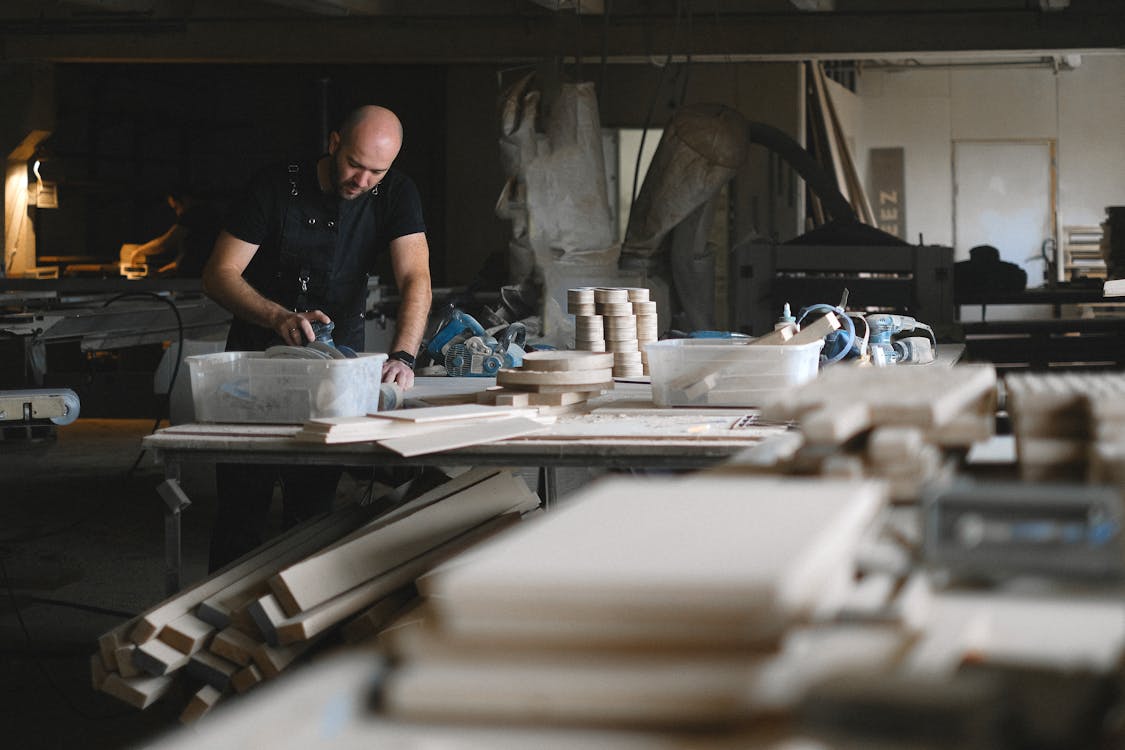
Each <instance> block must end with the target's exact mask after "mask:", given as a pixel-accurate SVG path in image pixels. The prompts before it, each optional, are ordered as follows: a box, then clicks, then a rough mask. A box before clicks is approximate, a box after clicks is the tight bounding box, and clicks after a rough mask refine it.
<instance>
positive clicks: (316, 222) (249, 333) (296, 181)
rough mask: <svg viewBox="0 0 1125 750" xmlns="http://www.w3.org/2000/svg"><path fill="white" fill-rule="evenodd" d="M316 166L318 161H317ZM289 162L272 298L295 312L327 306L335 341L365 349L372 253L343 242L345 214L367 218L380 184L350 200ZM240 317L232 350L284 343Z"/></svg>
mask: <svg viewBox="0 0 1125 750" xmlns="http://www.w3.org/2000/svg"><path fill="white" fill-rule="evenodd" d="M314 167H315V165H314ZM298 170H299V168H297V165H295V164H291V165H290V166H289V175H290V179H289V186H288V195H287V196H286V197H285V198H283V199H282V207H283V210H282V217H281V229H280V237H279V240H278V244H279V245H280V251H279V253H278V261H277V270H276V271H275V272H274V273H273V274H272V278H271V279H270V283H269V284H268V285H267V287H268V288H266V289H261V290H260V291H262V293H263V294H264V295H265V296H266V297H268V298H269V299H271V300H273V301H275V302H277V303H278V304H280V305H282V306H283V307H285V308H287V309H290V310H294V311H296V312H307V311H309V310H322V311H323V312H325V313H326V314H327V315H328V317H330V318H331V319H332V322H333V323H334V324H335V329H334V330H333V331H332V339H333V341H334V342H335V343H336V344H341V345H344V346H348V347H351V348H352V349H354V350H355V351H362V350H363V344H364V335H363V334H364V331H363V328H364V317H363V311H364V307H365V304H366V301H367V278H368V273H367V270H368V267H369V266H370V258H369V257H368V255H369V254H368V253H367V252H366V250H367V248H364V247H360V246H358V245H357V243H355V242H347V241H341V236H340V224H341V218H343V219H344V221H345V222H347V221H360V220H362V216H361V212H365V211H373V210H374V206H373V205H372V203H373V201H374V200H375V199H376V195H377V194H378V189H377V188H376V189H375V190H373V191H371V192H368V193H365V194H364V195H362V196H360V197H358V198H355V199H353V200H350V201H346V200H340V199H337V198H335V196H326V195H324V194H323V193H322V192H321V191H320V190H319V185H318V184H317V182H316V180H315V168H314V169H311V170H309V171H310V172H312V173H313V174H312V180H311V181H310V180H309V179H304V175H300V174H299V171H298ZM240 323H241V321H237V320H236V321H235V323H234V324H232V325H231V333H230V337H228V339H227V349H228V350H232V351H233V350H244V351H252V350H262V349H266V348H268V347H269V346H272V345H274V344H278V343H282V342H281V341H280V339H279V338H278V337H277V336H276V334H275V333H274V332H273V331H271V330H268V329H264V328H261V327H259V326H252V325H249V324H246V323H242V324H241V325H240Z"/></svg>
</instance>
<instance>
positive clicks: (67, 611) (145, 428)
mask: <svg viewBox="0 0 1125 750" xmlns="http://www.w3.org/2000/svg"><path fill="white" fill-rule="evenodd" d="M151 428H152V420H110V419H92V420H86V419H79V420H78V421H76V422H74V423H73V424H70V425H66V426H63V427H60V428H58V434H57V440H56V441H55V442H54V444H48V445H46V446H40V447H33V446H26V445H23V444H21V443H19V442H11V441H8V442H2V443H0V587H2V588H0V636H2V639H3V640H2V643H3V646H2V648H0V665H2V666H0V702H2V705H3V710H2V711H0V737H3V738H4V739H3V745H4V746H5V747H12V748H16V747H18V748H64V747H83V748H91V749H92V748H117V747H130V746H133V745H136V744H137V743H139V742H142V741H143V740H144V739H145V738H150V737H153V736H155V735H156V734H157V733H159V732H161V731H162V730H163V729H164V728H166V727H168V726H172V725H174V724H175V722H176V716H177V713H178V707H177V706H174V705H172V704H171V703H158V704H156V705H155V706H153V707H151V708H150V709H149V710H148V711H145V712H139V711H136V710H134V709H132V708H130V707H128V706H126V705H125V704H123V703H120V702H118V701H117V700H115V699H113V698H110V697H108V696H105V695H102V694H101V693H96V692H94V690H93V688H92V687H91V684H90V655H91V654H93V653H94V652H95V650H96V641H97V638H98V636H99V635H101V634H102V633H104V632H105V631H107V630H109V629H110V628H112V627H114V626H115V625H117V624H119V623H120V622H121V621H122V619H123V618H125V617H126V616H128V615H129V614H132V613H136V612H139V611H141V610H143V609H145V608H146V607H148V606H151V605H152V604H154V603H155V602H157V601H159V600H160V599H162V598H163V593H164V591H163V587H164V582H163V574H164V573H163V544H164V542H163V533H164V523H163V516H162V512H161V502H160V500H159V498H158V496H157V495H156V490H155V487H156V485H157V484H158V483H159V482H160V481H161V480H162V479H163V472H162V470H161V468H160V467H159V466H158V465H156V464H155V463H154V462H153V459H152V457H151V456H148V455H146V456H144V457H142V459H141V461H140V463H139V464H138V465H137V468H136V470H134V471H132V472H131V473H130V467H132V466H133V464H134V462H135V461H136V460H137V457H138V454H139V453H140V441H141V438H142V437H143V436H144V435H146V434H147V433H148V432H149V430H150V429H151ZM198 474H199V476H186V477H185V485H186V486H187V487H188V491H189V493H190V496H191V497H192V498H193V500H194V501H195V504H194V505H193V506H192V507H191V508H189V509H188V510H187V511H185V513H184V528H183V539H184V559H185V576H186V577H187V578H195V577H197V576H199V575H201V574H202V573H204V572H205V568H206V548H207V539H208V535H209V533H210V523H211V516H212V512H213V508H214V487H213V480H210V481H208V480H207V479H206V478H204V476H203V475H204V473H203V472H198Z"/></svg>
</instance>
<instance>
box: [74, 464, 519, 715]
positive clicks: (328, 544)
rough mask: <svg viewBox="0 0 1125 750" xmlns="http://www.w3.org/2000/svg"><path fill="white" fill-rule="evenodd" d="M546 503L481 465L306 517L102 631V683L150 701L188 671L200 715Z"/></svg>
mask: <svg viewBox="0 0 1125 750" xmlns="http://www.w3.org/2000/svg"><path fill="white" fill-rule="evenodd" d="M538 502H539V501H538V498H537V497H536V496H535V495H533V494H532V493H531V492H529V491H528V489H527V485H526V484H525V483H524V481H523V480H522V479H519V478H518V477H514V476H513V475H512V474H510V473H509V472H507V471H504V470H500V469H474V470H471V471H468V472H466V473H464V474H462V475H460V476H458V477H457V478H455V479H453V480H451V481H449V482H447V483H445V484H443V485H441V486H439V487H437V488H435V489H433V490H431V491H429V492H427V493H425V494H423V495H421V496H419V497H418V498H416V499H414V500H411V501H409V502H407V503H405V504H404V505H402V506H400V507H399V508H396V509H395V510H393V511H391V512H390V513H387V514H385V515H382V516H380V517H377V518H371V515H372V514H371V512H370V511H368V510H366V509H364V508H361V507H354V508H350V509H347V510H345V511H342V512H340V513H336V514H333V515H332V516H328V517H325V518H322V519H319V520H317V521H315V522H312V523H309V524H306V525H304V526H302V527H299V528H297V529H294V530H293V531H291V532H289V533H287V534H285V535H283V536H281V537H279V538H278V539H276V540H275V541H273V542H271V543H270V544H268V545H267V546H264V547H262V548H260V549H258V550H256V551H255V552H253V553H251V554H250V555H248V556H246V557H244V558H242V559H241V560H239V561H236V562H235V563H232V564H231V565H230V566H228V567H226V568H224V569H223V570H221V571H219V572H217V573H215V574H213V575H211V576H210V577H208V578H207V579H205V580H203V581H201V582H199V583H197V584H196V585H194V586H192V587H190V588H188V589H186V590H184V591H182V592H180V593H179V594H176V595H175V596H173V597H171V598H170V599H168V600H166V601H164V602H162V603H160V604H158V605H157V606H155V607H153V608H152V609H150V610H148V611H147V612H145V613H143V614H142V615H140V616H138V617H137V618H135V619H134V620H131V621H130V622H127V623H125V624H124V625H122V626H120V627H118V628H115V629H114V630H112V631H110V632H108V633H106V634H105V635H103V636H102V637H101V638H99V640H98V647H99V651H98V653H97V654H95V655H94V657H93V658H92V661H91V666H92V672H93V675H92V676H93V682H94V686H95V688H97V689H100V690H102V691H104V692H106V693H108V694H110V695H113V696H115V697H117V698H119V699H121V700H123V701H125V702H126V703H129V704H130V705H133V706H135V707H137V708H141V709H143V708H146V707H147V706H149V705H151V704H152V703H153V702H155V701H156V700H158V699H160V698H161V697H163V696H164V695H165V694H167V693H168V692H169V691H170V690H172V689H173V687H174V686H175V685H176V684H177V683H178V682H181V679H180V678H181V677H182V678H183V680H182V683H183V684H184V685H192V686H194V687H192V688H191V689H193V690H194V689H195V688H196V687H198V690H197V691H196V692H195V693H194V695H193V696H192V698H191V700H190V701H189V703H188V706H187V708H186V710H185V712H184V715H183V718H184V720H185V721H190V720H193V719H196V718H198V717H199V716H202V715H203V714H205V713H206V712H207V711H208V710H210V708H211V707H212V706H214V704H215V703H216V701H218V700H219V699H220V698H221V697H222V696H223V695H225V694H227V693H230V692H240V693H241V692H245V691H247V690H250V689H251V688H253V687H254V686H255V685H257V684H258V683H260V682H261V681H262V680H267V679H271V678H273V677H276V676H277V675H278V674H279V673H280V672H281V671H282V670H283V669H285V668H286V667H287V666H288V665H289V664H290V663H291V662H292V661H293V660H294V659H296V658H297V657H299V656H300V655H302V654H303V653H304V652H305V651H307V650H308V649H309V648H310V647H312V646H313V645H314V644H316V643H317V642H319V641H321V640H322V639H324V638H326V637H327V636H328V635H330V634H332V633H334V632H335V631H336V630H338V629H339V628H340V626H342V625H344V624H345V623H348V625H347V628H348V632H349V633H350V634H351V635H352V637H361V636H363V635H365V634H369V633H371V632H375V631H377V630H379V629H380V628H381V627H382V626H383V625H384V624H385V623H386V622H387V621H388V620H389V619H390V618H391V617H392V616H393V615H395V613H396V612H397V611H398V610H400V609H401V608H402V607H403V606H405V605H406V604H407V603H408V602H409V601H410V600H411V599H412V598H413V585H414V582H415V580H416V579H417V578H418V577H419V576H421V575H422V574H424V573H426V572H427V571H428V570H430V569H431V568H433V567H435V566H437V565H439V564H441V563H443V562H445V561H446V560H448V559H450V558H451V557H452V556H454V555H456V554H458V553H459V552H461V551H463V550H465V549H467V548H468V547H470V546H472V545H473V544H475V543H477V542H479V541H481V540H482V539H485V538H487V537H489V536H491V535H492V534H494V533H495V532H496V531H498V530H500V529H502V528H505V527H507V526H509V525H510V524H512V523H514V522H515V521H516V520H518V519H519V517H520V515H521V514H522V513H524V512H527V511H530V510H533V509H534V508H535V507H536V506H537V505H538ZM200 686H201V687H200Z"/></svg>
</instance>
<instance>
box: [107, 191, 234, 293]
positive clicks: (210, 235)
mask: <svg viewBox="0 0 1125 750" xmlns="http://www.w3.org/2000/svg"><path fill="white" fill-rule="evenodd" d="M165 200H167V202H168V207H169V208H171V209H172V211H173V212H174V213H175V214H176V222H175V223H174V224H173V225H172V226H171V227H169V228H168V231H167V232H165V233H164V234H162V235H160V236H159V237H156V238H154V239H151V240H149V241H148V242H145V243H143V244H140V245H123V246H122V248H121V263H123V264H127V265H132V266H140V265H147V266H148V267H149V268H148V275H149V276H182V277H185V278H199V277H200V276H202V275H203V267H204V266H205V265H206V263H207V259H208V257H210V255H211V249H212V248H213V247H214V245H215V238H216V237H218V235H219V230H220V229H221V227H222V218H221V216H220V214H219V212H218V211H217V210H216V208H215V207H214V206H212V205H211V204H210V203H208V202H206V201H201V200H198V199H197V198H196V196H195V194H194V193H193V192H192V191H189V190H186V189H175V190H171V191H169V193H168V195H167V196H166V198H165Z"/></svg>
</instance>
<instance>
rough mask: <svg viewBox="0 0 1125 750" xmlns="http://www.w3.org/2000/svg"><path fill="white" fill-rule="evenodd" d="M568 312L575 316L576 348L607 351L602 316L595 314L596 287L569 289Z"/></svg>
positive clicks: (567, 298)
mask: <svg viewBox="0 0 1125 750" xmlns="http://www.w3.org/2000/svg"><path fill="white" fill-rule="evenodd" d="M566 306H567V312H569V313H570V314H571V315H573V316H574V348H575V349H579V350H584V351H588V352H604V351H605V334H604V333H603V332H602V316H601V315H598V314H597V313H596V312H595V303H594V287H592V286H586V287H579V288H577V289H568V290H567V292H566Z"/></svg>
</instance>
